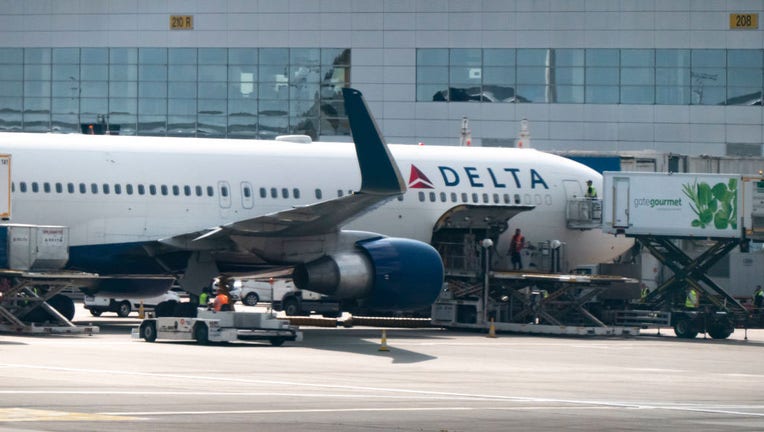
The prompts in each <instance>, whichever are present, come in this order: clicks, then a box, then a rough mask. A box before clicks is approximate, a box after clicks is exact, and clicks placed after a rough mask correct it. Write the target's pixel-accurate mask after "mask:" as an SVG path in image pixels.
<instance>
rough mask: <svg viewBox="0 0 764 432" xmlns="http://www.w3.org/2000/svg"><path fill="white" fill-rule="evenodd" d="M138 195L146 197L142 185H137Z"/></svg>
mask: <svg viewBox="0 0 764 432" xmlns="http://www.w3.org/2000/svg"><path fill="white" fill-rule="evenodd" d="M138 195H146V186H144V185H142V184H139V185H138Z"/></svg>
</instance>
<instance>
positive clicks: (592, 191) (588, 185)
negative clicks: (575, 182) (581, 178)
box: [586, 180, 597, 198]
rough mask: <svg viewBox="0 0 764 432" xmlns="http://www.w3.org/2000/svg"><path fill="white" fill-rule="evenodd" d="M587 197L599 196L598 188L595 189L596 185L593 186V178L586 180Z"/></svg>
mask: <svg viewBox="0 0 764 432" xmlns="http://www.w3.org/2000/svg"><path fill="white" fill-rule="evenodd" d="M586 197H587V198H597V189H595V188H594V186H592V181H591V180H587V181H586Z"/></svg>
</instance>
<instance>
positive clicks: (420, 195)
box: [419, 191, 424, 202]
mask: <svg viewBox="0 0 764 432" xmlns="http://www.w3.org/2000/svg"><path fill="white" fill-rule="evenodd" d="M419 201H420V202H424V192H421V191H420V192H419Z"/></svg>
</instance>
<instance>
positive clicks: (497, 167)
mask: <svg viewBox="0 0 764 432" xmlns="http://www.w3.org/2000/svg"><path fill="white" fill-rule="evenodd" d="M343 93H344V96H345V104H346V111H347V113H348V115H349V120H350V126H351V130H352V134H353V139H354V142H355V146H352V145H351V144H350V143H321V142H314V143H295V142H289V141H280V140H277V141H262V140H247V141H243V140H219V139H193V138H167V137H133V136H89V135H73V134H72V135H63V134H27V133H0V153H3V154H10V155H11V157H12V187H13V192H12V209H13V220H12V221H11V222H13V223H24V224H39V225H62V226H67V227H69V236H70V246H71V248H70V260H69V263H68V265H67V267H68V268H70V269H73V270H81V271H88V272H95V273H98V274H100V275H110V277H109V278H105V279H103V280H99V281H98V282H97V283H96V284H95V285H94V286H91V287H90V289H91V290H92V291H101V292H102V293H104V294H106V293H110V294H113V295H124V294H125V293H126V292H129V293H130V294H131V295H133V296H135V295H136V294H137V295H146V296H148V295H154V294H156V293H157V292H158V291H163V290H166V289H167V279H159V280H157V279H155V278H153V277H152V276H153V275H157V274H164V275H182V277H181V278H180V283H181V285H182V286H183V288H184V289H186V290H187V291H189V292H191V293H199V292H201V289H202V287H204V286H206V285H208V284H209V281H210V280H211V279H212V278H214V277H216V276H218V275H219V274H236V273H252V272H254V271H257V270H262V269H269V268H270V269H273V268H282V267H283V268H288V269H293V277H294V279H295V283H296V284H297V285H298V287H300V288H303V289H309V290H311V291H317V292H321V293H326V294H330V295H335V296H337V297H339V298H342V299H351V300H354V299H360V300H362V301H363V303H364V305H365V306H366V307H368V308H371V309H375V310H406V309H416V308H421V307H427V306H429V305H430V304H431V303H432V302H433V301H434V299H435V297H436V296H437V294H438V293H439V292H440V290H441V289H442V283H443V278H444V269H443V264H442V261H441V257H440V255H439V254H438V252H437V251H436V250H435V249H434V248H433V247H432V246H430V245H429V243H430V242H431V241H432V240H433V233H434V232H436V231H438V230H439V229H445V228H448V227H452V226H459V225H460V224H465V223H467V221H469V220H470V219H474V218H482V219H483V220H484V221H492V223H494V226H498V227H499V228H500V229H506V227H507V224H506V220H507V219H508V218H510V217H513V216H515V215H517V216H516V217H514V218H513V219H512V220H511V221H510V225H511V226H513V227H514V226H516V227H521V228H522V230H523V232H524V234H525V236H526V238H527V239H533V240H537V241H541V240H545V239H550V240H551V239H556V240H560V241H561V242H564V243H566V245H567V247H568V254H567V255H568V257H570V260H571V262H570V263H569V264H570V265H571V266H573V265H575V264H577V263H595V262H602V261H605V260H607V259H611V258H613V257H615V256H617V255H618V254H620V253H621V252H623V251H624V250H626V249H627V248H628V246H629V245H630V242H629V241H625V240H624V239H622V238H621V239H616V238H615V237H613V236H610V235H607V234H603V233H602V232H601V231H600V230H599V229H596V230H572V229H568V228H567V227H566V223H565V221H566V219H565V206H566V201H567V198H568V197H571V196H583V190H584V184H585V182H586V180H589V179H591V180H593V181H594V182H595V186H597V187H601V184H602V183H601V176H600V175H599V174H598V173H596V172H595V171H593V170H591V169H589V168H588V167H586V166H584V165H581V164H579V163H576V162H573V161H571V160H569V159H565V158H562V157H558V156H555V155H551V154H547V153H543V152H540V151H536V150H532V149H510V148H476V147H436V146H411V145H390V146H387V145H386V144H385V143H384V140H383V138H382V136H381V134H380V132H379V129H378V127H377V125H376V123H375V121H374V119H373V118H372V116H371V114H370V113H369V111H368V107H367V106H366V103H365V101H364V100H363V97H362V95H361V94H360V92H358V91H357V90H353V89H344V90H343ZM401 172H402V173H405V174H406V175H407V176H408V178H409V181H408V182H405V181H404V177H403V176H402V175H401ZM359 184H360V188H359ZM354 191H355V192H354ZM387 236H390V237H387Z"/></svg>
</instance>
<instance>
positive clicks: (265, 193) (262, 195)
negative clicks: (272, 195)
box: [260, 187, 268, 198]
mask: <svg viewBox="0 0 764 432" xmlns="http://www.w3.org/2000/svg"><path fill="white" fill-rule="evenodd" d="M260 198H268V191H267V190H266V189H265V188H264V187H261V188H260Z"/></svg>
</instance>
